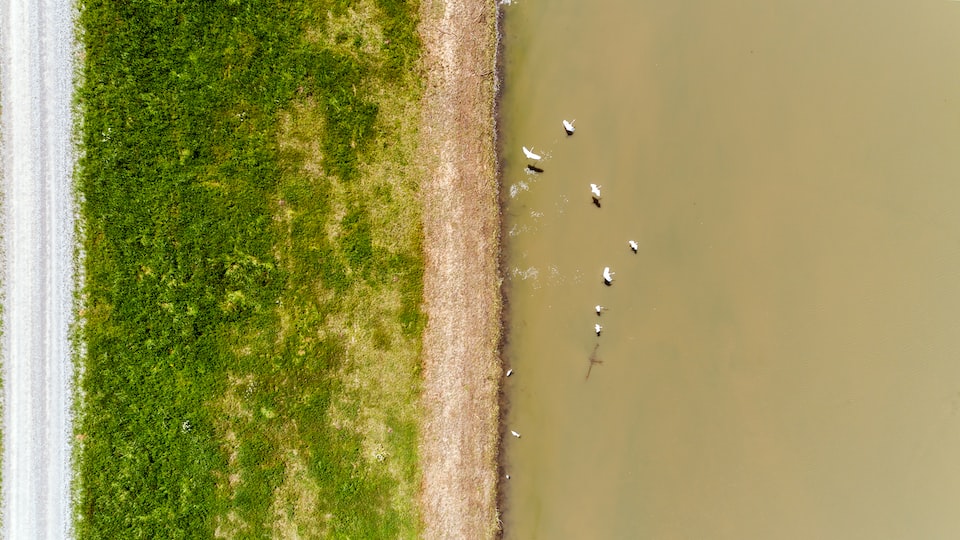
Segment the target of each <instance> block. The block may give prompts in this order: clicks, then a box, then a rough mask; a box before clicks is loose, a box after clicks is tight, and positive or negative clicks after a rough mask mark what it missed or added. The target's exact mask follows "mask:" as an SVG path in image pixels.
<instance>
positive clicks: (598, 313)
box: [595, 304, 604, 315]
mask: <svg viewBox="0 0 960 540" xmlns="http://www.w3.org/2000/svg"><path fill="white" fill-rule="evenodd" d="M595 309H596V310H597V315H600V312H601V311H603V309H604V308H603V306H601V305H600V304H597V307H596V308H595Z"/></svg>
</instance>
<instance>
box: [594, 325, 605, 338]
mask: <svg viewBox="0 0 960 540" xmlns="http://www.w3.org/2000/svg"><path fill="white" fill-rule="evenodd" d="M593 329H594V330H595V331H596V332H597V335H598V336H599V335H600V332H602V331H603V327H602V326H600V323H597V324H595V325H593Z"/></svg>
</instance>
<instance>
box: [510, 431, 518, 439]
mask: <svg viewBox="0 0 960 540" xmlns="http://www.w3.org/2000/svg"><path fill="white" fill-rule="evenodd" d="M510 434H511V435H513V436H514V437H516V438H518V439H519V438H520V434H519V433H517V432H516V431H513V430H510Z"/></svg>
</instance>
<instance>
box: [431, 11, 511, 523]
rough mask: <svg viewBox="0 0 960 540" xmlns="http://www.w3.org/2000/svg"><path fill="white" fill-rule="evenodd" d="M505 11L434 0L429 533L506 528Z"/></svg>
mask: <svg viewBox="0 0 960 540" xmlns="http://www.w3.org/2000/svg"><path fill="white" fill-rule="evenodd" d="M496 17H497V6H496V3H495V2H492V1H490V0H423V2H422V4H421V28H420V32H421V36H422V38H423V41H424V50H425V69H426V75H427V88H426V92H425V96H424V112H423V117H422V121H421V156H422V159H423V165H424V167H425V170H424V181H423V184H422V186H423V187H422V190H423V193H422V196H423V201H424V214H423V220H424V244H425V245H424V248H425V251H426V268H425V273H424V280H425V287H424V296H425V302H426V306H425V308H426V312H427V315H428V316H429V322H428V323H427V327H426V330H425V335H424V350H423V356H424V366H423V369H424V371H423V378H424V388H423V398H422V399H423V407H424V411H423V412H424V421H423V425H422V428H421V429H422V431H421V433H422V435H421V440H420V460H421V464H422V471H423V480H422V486H421V507H422V519H423V534H424V537H425V538H444V539H448V538H470V539H474V538H491V537H495V536H496V535H497V534H498V532H499V526H498V512H497V508H496V495H497V447H498V444H499V428H498V420H499V412H498V403H497V400H498V393H499V385H500V379H501V366H500V358H499V352H498V344H499V337H500V309H501V298H500V277H499V249H500V246H499V238H500V207H499V194H498V193H499V186H498V182H497V174H496V158H495V145H494V123H493V122H494V119H493V111H494V94H495V65H494V64H495V50H496V45H497V39H496Z"/></svg>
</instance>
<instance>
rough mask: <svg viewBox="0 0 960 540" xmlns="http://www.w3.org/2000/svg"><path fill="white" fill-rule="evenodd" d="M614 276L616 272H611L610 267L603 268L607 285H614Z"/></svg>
mask: <svg viewBox="0 0 960 540" xmlns="http://www.w3.org/2000/svg"><path fill="white" fill-rule="evenodd" d="M613 274H614V272H611V271H610V267H609V266H604V267H603V282H604V283H606V284H607V285H609V284H611V283H613Z"/></svg>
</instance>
